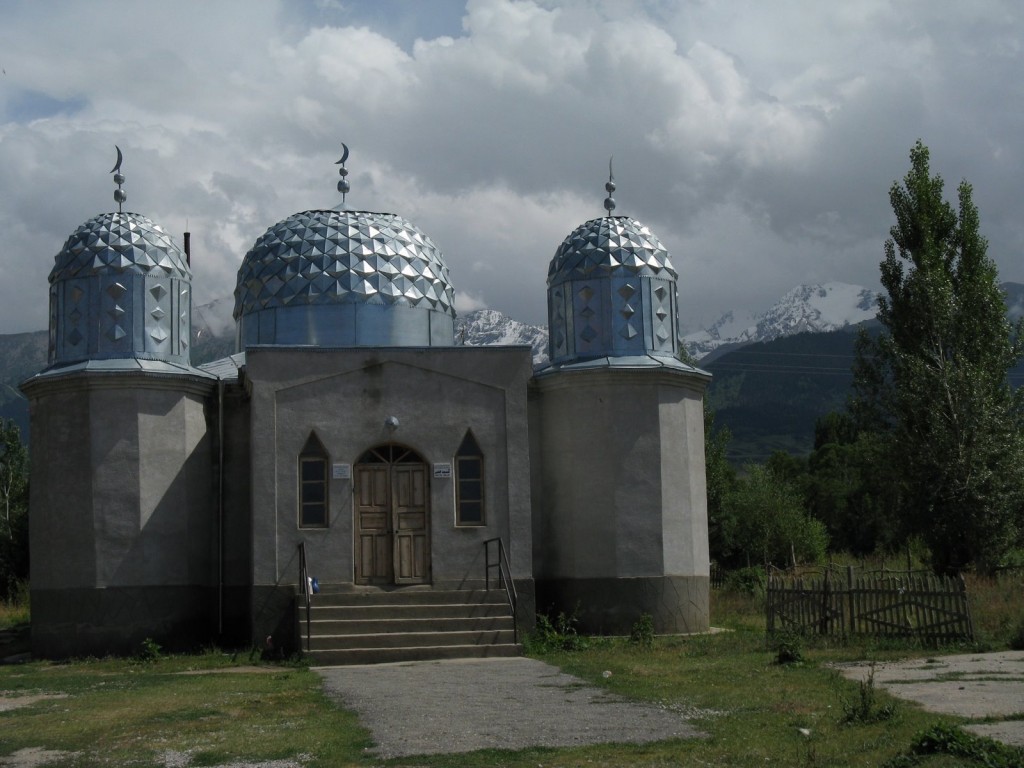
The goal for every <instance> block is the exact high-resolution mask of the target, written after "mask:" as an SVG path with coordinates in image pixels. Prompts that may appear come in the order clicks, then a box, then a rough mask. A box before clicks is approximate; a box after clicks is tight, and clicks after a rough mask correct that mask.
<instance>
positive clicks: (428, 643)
mask: <svg viewBox="0 0 1024 768" xmlns="http://www.w3.org/2000/svg"><path fill="white" fill-rule="evenodd" d="M301 640H302V643H303V648H305V647H306V638H305V637H302V638H301ZM513 642H514V633H513V632H512V630H511V629H493V630H468V631H463V632H385V633H374V634H367V635H354V634H353V635H319V634H314V635H313V640H312V644H311V646H310V647H311V649H312V650H313V651H333V650H349V649H356V648H445V647H449V646H457V647H466V646H471V645H505V644H511V643H513Z"/></svg>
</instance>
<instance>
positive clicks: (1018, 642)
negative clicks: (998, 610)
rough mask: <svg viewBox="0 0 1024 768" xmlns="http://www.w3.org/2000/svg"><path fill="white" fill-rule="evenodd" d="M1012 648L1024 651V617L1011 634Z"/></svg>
mask: <svg viewBox="0 0 1024 768" xmlns="http://www.w3.org/2000/svg"><path fill="white" fill-rule="evenodd" d="M1010 650H1012V651H1024V618H1022V619H1021V620H1020V621H1018V622H1017V626H1016V627H1015V628H1014V630H1013V632H1012V633H1011V634H1010Z"/></svg>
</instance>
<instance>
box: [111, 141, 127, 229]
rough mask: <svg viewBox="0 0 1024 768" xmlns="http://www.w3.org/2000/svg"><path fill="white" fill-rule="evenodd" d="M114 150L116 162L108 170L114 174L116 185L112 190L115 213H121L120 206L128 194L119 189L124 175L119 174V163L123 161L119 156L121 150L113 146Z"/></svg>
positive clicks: (120, 155)
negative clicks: (115, 151) (115, 207)
mask: <svg viewBox="0 0 1024 768" xmlns="http://www.w3.org/2000/svg"><path fill="white" fill-rule="evenodd" d="M114 149H116V150H117V162H116V163H114V167H113V168H111V169H110V172H111V173H112V174H114V183H115V184H117V189H115V190H114V202H116V203H117V212H118V213H121V204H122V203H123V202H124V201H125V200H127V199H128V193H127V192H125V191H124V190H123V189H121V185H122V184H124V174H123V173H121V161H122V160H123V159H124V157H123V155H122V154H121V148H120V147H119V146H117V144H115V145H114Z"/></svg>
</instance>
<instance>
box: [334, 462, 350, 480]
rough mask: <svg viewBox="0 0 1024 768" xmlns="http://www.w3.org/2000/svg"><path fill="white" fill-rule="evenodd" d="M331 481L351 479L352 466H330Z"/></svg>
mask: <svg viewBox="0 0 1024 768" xmlns="http://www.w3.org/2000/svg"><path fill="white" fill-rule="evenodd" d="M331 479H332V480H351V479H352V465H351V464H332V465H331Z"/></svg>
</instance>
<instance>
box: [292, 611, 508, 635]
mask: <svg viewBox="0 0 1024 768" xmlns="http://www.w3.org/2000/svg"><path fill="white" fill-rule="evenodd" d="M512 628H513V625H512V617H511V616H509V615H508V614H507V613H506V614H505V615H504V616H481V617H457V618H450V617H444V616H428V617H422V618H397V619H395V618H376V617H375V618H369V619H316V620H314V621H310V623H309V631H310V633H311V634H312V635H313V636H314V637H316V636H327V635H373V634H382V633H388V632H419V633H423V632H470V631H472V630H480V631H486V630H491V629H509V630H510V629H512ZM299 630H300V631H301V632H305V631H306V623H305V621H302V622H301V625H300V627H299Z"/></svg>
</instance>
